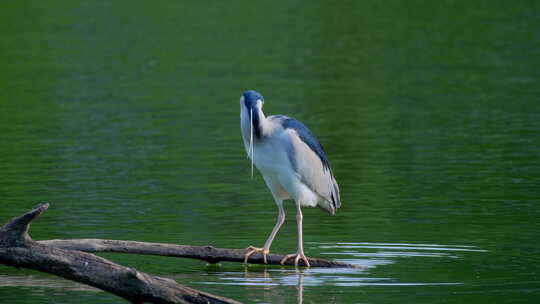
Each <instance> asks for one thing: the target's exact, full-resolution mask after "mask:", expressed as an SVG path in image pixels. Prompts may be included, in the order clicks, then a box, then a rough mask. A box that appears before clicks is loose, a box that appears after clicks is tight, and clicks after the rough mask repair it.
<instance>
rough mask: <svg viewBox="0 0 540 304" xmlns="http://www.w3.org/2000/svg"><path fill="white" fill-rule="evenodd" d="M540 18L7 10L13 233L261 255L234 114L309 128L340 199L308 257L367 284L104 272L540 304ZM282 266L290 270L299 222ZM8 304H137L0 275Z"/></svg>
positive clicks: (272, 290)
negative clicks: (335, 263)
mask: <svg viewBox="0 0 540 304" xmlns="http://www.w3.org/2000/svg"><path fill="white" fill-rule="evenodd" d="M539 4H540V3H539V2H538V1H525V0H524V1H497V0H495V1H457V0H456V1H340V2H335V3H334V2H329V1H310V2H302V1H289V2H286V3H275V2H273V1H265V2H257V4H254V3H253V2H249V1H197V2H196V1H161V2H160V4H156V3H152V4H150V3H149V2H145V3H137V4H134V3H133V2H132V1H114V2H113V3H108V2H105V1H45V2H36V1H34V2H26V1H4V2H2V4H0V17H1V19H2V22H1V23H0V33H1V37H2V39H0V59H1V60H0V68H1V73H0V198H1V203H0V221H1V222H2V223H4V222H6V221H7V220H8V219H9V218H11V217H13V216H16V215H19V214H21V213H23V212H25V211H27V210H29V209H30V208H32V207H33V206H35V205H36V204H37V203H38V202H43V201H46V202H50V203H51V207H50V209H49V210H48V211H47V212H46V213H45V214H43V216H42V217H40V218H39V219H38V220H37V221H35V222H34V223H33V224H32V227H31V235H32V237H33V238H35V239H51V238H110V239H127V240H140V241H151V242H170V243H178V244H191V245H208V244H210V245H214V246H218V247H228V248H244V247H247V246H248V245H256V246H261V245H262V244H263V243H264V240H265V239H266V237H267V235H268V234H269V232H270V230H271V229H272V227H273V225H274V223H275V219H276V215H277V210H276V207H275V205H274V203H273V200H272V197H271V195H270V193H269V191H268V190H267V189H266V186H265V185H264V183H263V180H262V178H261V177H260V176H256V177H255V178H254V180H251V179H250V165H249V161H248V160H247V159H246V157H245V151H244V148H243V145H242V142H241V136H240V128H239V104H238V100H239V97H240V94H241V93H242V91H244V90H246V89H256V90H258V91H260V92H261V93H262V94H263V95H264V96H265V99H266V102H265V112H266V113H267V114H278V113H279V114H286V115H289V116H293V117H295V118H298V119H300V120H302V121H303V122H304V123H306V124H307V125H308V126H309V127H310V128H311V129H312V131H313V132H314V133H315V134H317V136H318V137H319V139H320V140H321V142H322V143H323V145H324V146H325V149H326V151H327V153H328V155H329V158H330V160H331V163H332V165H333V168H334V172H335V175H336V178H337V180H338V182H339V184H340V187H341V192H342V202H343V204H342V208H341V209H340V210H339V212H338V213H337V214H336V215H335V216H329V215H328V214H326V213H323V212H321V211H320V210H318V209H305V212H304V240H305V249H306V254H307V255H309V256H313V257H323V258H329V259H337V260H341V261H347V262H351V263H355V264H358V265H362V266H365V267H363V268H361V269H359V270H345V269H337V270H335V269H332V270H328V269H315V268H314V269H309V270H295V269H294V268H285V267H262V266H249V267H244V266H243V265H241V264H235V263H224V264H221V265H218V266H209V265H206V264H205V263H204V262H200V261H196V260H183V259H173V258H162V257H149V256H131V255H119V254H107V255H103V256H105V257H107V258H110V259H111V260H113V261H116V262H118V263H121V264H123V265H127V266H130V267H135V268H137V269H139V270H141V271H145V272H148V273H152V274H157V275H161V276H165V277H170V278H174V279H176V280H177V281H178V282H180V283H182V284H185V285H188V286H191V287H194V288H198V289H201V290H204V291H208V292H212V293H216V294H220V295H223V296H227V297H230V298H234V299H237V300H240V301H243V302H246V303H297V302H298V303H302V302H303V303H434V302H439V303H494V302H496V303H534V302H537V301H538V300H539V298H540V277H539V276H540V267H539V266H538V265H539V263H540V245H539V243H538V237H539V235H540V224H539V219H540V207H539V206H538V204H539V202H540V198H539V197H540V190H539V186H540V97H539V96H540V18H539V17H538V16H539V15H540V5H539ZM286 208H287V220H286V223H285V225H284V227H283V228H282V230H281V231H280V233H279V234H278V236H277V239H276V241H275V242H274V245H273V247H272V251H273V252H277V253H291V252H294V251H295V250H296V225H295V219H294V207H293V205H292V204H287V205H286ZM0 300H1V302H2V303H104V302H116V303H122V302H124V301H123V300H122V299H120V298H118V297H115V296H113V295H110V294H107V293H105V292H101V291H99V290H95V289H91V288H88V287H86V286H83V285H78V284H74V283H72V282H70V281H66V280H63V279H60V278H57V277H54V276H49V275H45V274H41V273H38V272H33V271H27V270H18V269H14V268H7V267H4V266H0Z"/></svg>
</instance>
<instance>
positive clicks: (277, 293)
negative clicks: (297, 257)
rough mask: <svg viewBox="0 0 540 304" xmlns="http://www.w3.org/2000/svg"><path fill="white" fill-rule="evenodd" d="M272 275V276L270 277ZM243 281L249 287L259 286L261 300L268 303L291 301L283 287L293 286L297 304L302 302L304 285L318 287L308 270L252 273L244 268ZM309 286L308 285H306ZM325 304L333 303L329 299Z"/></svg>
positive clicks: (263, 269) (262, 270)
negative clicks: (261, 295) (261, 293)
mask: <svg viewBox="0 0 540 304" xmlns="http://www.w3.org/2000/svg"><path fill="white" fill-rule="evenodd" d="M272 275H274V276H272ZM244 280H245V282H246V283H247V282H249V283H248V284H247V285H249V286H253V285H256V286H260V287H261V288H262V289H263V290H264V293H263V299H264V301H265V302H268V303H285V302H286V299H291V298H292V295H285V294H284V292H290V291H291V289H288V291H285V290H284V289H283V286H295V287H296V288H295V290H296V299H297V303H299V304H300V303H303V302H304V292H305V284H304V282H311V283H310V284H311V286H313V285H319V284H318V283H320V282H318V281H319V280H318V279H317V278H316V276H313V275H310V270H309V269H301V268H297V269H271V268H270V269H268V268H261V269H257V270H256V271H253V269H249V268H248V267H245V268H244ZM308 285H309V284H308ZM327 303H335V302H334V301H333V299H331V300H330V301H329V302H327Z"/></svg>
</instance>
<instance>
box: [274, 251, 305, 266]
mask: <svg viewBox="0 0 540 304" xmlns="http://www.w3.org/2000/svg"><path fill="white" fill-rule="evenodd" d="M291 258H294V266H298V262H299V261H300V259H301V260H302V261H304V264H305V266H306V267H310V266H311V265H310V264H309V261H308V258H307V257H306V256H305V255H304V253H303V252H297V253H293V254H287V255H286V256H285V257H284V258H283V259H282V260H281V262H279V263H280V264H281V265H285V262H286V261H287V260H288V259H291Z"/></svg>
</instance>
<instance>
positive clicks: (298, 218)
mask: <svg viewBox="0 0 540 304" xmlns="http://www.w3.org/2000/svg"><path fill="white" fill-rule="evenodd" d="M296 206H297V209H296V224H297V226H298V251H297V252H296V253H293V254H288V255H286V256H285V257H284V258H283V259H282V260H281V262H280V264H281V265H284V264H285V262H286V261H287V260H288V259H290V258H295V259H294V266H298V261H300V259H302V261H304V264H305V265H306V266H307V267H310V266H311V265H309V261H308V258H307V257H306V255H305V254H304V241H303V239H302V218H303V216H302V209H301V208H300V203H299V202H297V203H296Z"/></svg>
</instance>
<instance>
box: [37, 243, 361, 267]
mask: <svg viewBox="0 0 540 304" xmlns="http://www.w3.org/2000/svg"><path fill="white" fill-rule="evenodd" d="M38 243H40V244H43V245H47V246H51V247H56V248H62V249H70V250H80V251H85V252H118V253H135V254H149V255H161V256H169V257H181V258H191V259H199V260H203V261H206V262H208V263H218V262H221V261H227V262H241V263H243V262H244V254H245V253H246V250H245V249H226V248H216V247H212V246H187V245H175V244H163V243H146V242H137V241H120V240H102V239H76V240H47V241H38ZM283 257H284V256H283V255H280V254H270V255H268V256H267V259H268V264H270V265H280V261H281V260H282V259H283ZM249 263H252V264H264V261H263V256H262V254H260V253H256V254H253V255H252V256H251V257H250V258H249ZM301 263H303V261H301ZM309 263H310V264H311V267H340V268H356V267H357V266H356V265H352V264H348V263H342V262H336V261H329V260H324V259H314V258H309ZM285 264H286V265H292V266H294V259H289V260H288V261H286V263H285Z"/></svg>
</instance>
